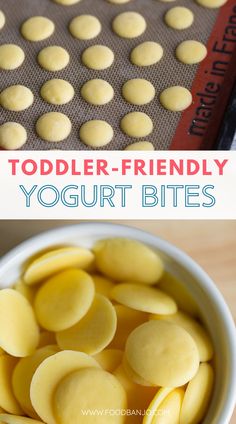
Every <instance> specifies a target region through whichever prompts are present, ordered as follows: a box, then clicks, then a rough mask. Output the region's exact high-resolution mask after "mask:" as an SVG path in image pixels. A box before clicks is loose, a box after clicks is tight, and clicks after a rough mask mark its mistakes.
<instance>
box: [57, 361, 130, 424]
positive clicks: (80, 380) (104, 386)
mask: <svg viewBox="0 0 236 424" xmlns="http://www.w3.org/2000/svg"><path fill="white" fill-rule="evenodd" d="M85 406H86V409H87V410H90V411H104V412H105V411H123V410H124V409H125V408H126V406H127V399H126V393H125V390H124V389H123V386H122V385H121V384H120V382H119V381H118V380H117V378H116V377H114V376H113V375H112V374H110V373H108V372H106V371H103V370H101V369H96V368H87V369H84V370H80V371H77V372H74V373H72V374H70V375H68V376H67V377H65V378H64V379H63V380H62V381H61V382H60V383H59V386H58V387H57V389H56V392H55V394H54V407H55V415H56V417H57V420H58V422H59V423H60V424H68V423H73V424H92V423H94V422H96V423H97V424H122V423H123V422H124V417H123V416H122V414H110V413H109V412H108V413H107V414H106V413H102V414H100V415H99V414H97V415H96V418H95V419H94V416H88V415H87V416H86V415H85V414H84V413H83V410H84V408H85ZM95 420H96V421H95Z"/></svg>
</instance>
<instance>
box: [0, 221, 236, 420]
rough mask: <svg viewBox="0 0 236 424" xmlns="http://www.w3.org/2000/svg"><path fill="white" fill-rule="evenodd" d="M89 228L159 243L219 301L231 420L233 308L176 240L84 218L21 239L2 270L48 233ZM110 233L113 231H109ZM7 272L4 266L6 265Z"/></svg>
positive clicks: (226, 413)
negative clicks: (229, 374)
mask: <svg viewBox="0 0 236 424" xmlns="http://www.w3.org/2000/svg"><path fill="white" fill-rule="evenodd" d="M87 228H89V234H92V233H93V229H94V231H95V234H96V231H97V230H98V229H99V231H102V232H103V233H104V232H105V234H106V235H107V237H109V235H111V234H113V237H114V232H117V233H118V234H119V235H118V236H117V237H122V238H123V237H126V238H129V237H131V238H133V239H137V240H139V239H141V240H140V241H142V242H144V243H145V242H146V243H147V244H150V245H152V246H155V247H157V248H158V249H159V250H160V251H162V252H163V253H164V254H166V255H168V256H169V257H172V258H173V259H175V260H176V261H177V262H178V263H179V264H180V265H181V266H182V267H183V268H184V269H186V270H187V271H188V272H189V273H190V274H191V275H193V276H194V277H195V278H196V279H197V281H198V284H200V286H201V287H202V288H204V289H207V294H208V296H209V297H210V298H211V300H212V301H213V302H214V303H215V305H216V308H217V310H218V312H219V315H220V317H221V321H222V324H223V326H224V329H225V335H226V337H227V342H228V347H229V352H230V357H229V359H230V369H231V377H230V384H229V387H228V392H229V394H230V395H229V396H228V398H227V400H226V402H225V403H224V407H223V408H222V411H221V415H220V417H219V424H221V423H222V424H227V423H229V422H230V418H231V416H232V414H233V410H234V407H235V404H236V383H235V382H236V333H235V324H234V320H233V317H232V315H231V312H230V309H229V307H228V305H227V303H226V301H225V299H224V297H223V295H222V294H221V292H220V291H219V289H218V288H217V286H216V285H215V283H214V282H213V280H212V279H211V278H210V276H209V275H208V274H207V273H206V272H205V271H204V270H203V268H201V266H200V265H198V263H197V262H195V260H194V259H192V258H191V257H190V256H189V255H188V254H187V253H185V252H184V251H183V250H181V249H180V248H178V247H177V246H175V245H174V244H172V243H170V242H168V241H166V240H164V239H163V238H161V237H159V236H156V235H153V234H151V233H150V232H148V231H146V230H142V229H139V228H137V227H133V226H132V227H131V226H129V225H127V224H116V223H112V222H103V221H102V222H101V221H92V222H80V223H76V224H65V225H60V226H59V227H54V228H51V229H48V230H44V231H42V232H40V233H39V234H36V235H34V236H32V237H29V238H28V239H26V240H24V241H23V242H21V243H19V244H18V245H17V246H15V247H13V248H12V249H11V250H10V251H9V252H7V253H6V254H4V255H3V256H2V257H1V258H0V271H1V269H2V268H4V267H5V266H6V265H8V264H9V262H12V261H14V260H15V259H16V256H18V255H20V252H22V250H25V249H26V250H27V249H28V248H29V247H30V246H31V245H32V243H34V244H35V243H37V242H40V243H39V244H40V245H43V244H44V240H47V241H48V237H49V236H50V235H51V236H52V240H53V235H57V237H59V236H60V235H62V234H66V235H67V236H68V235H69V234H70V233H71V234H73V235H74V234H75V232H76V231H77V232H78V231H80V230H86V229H87ZM109 233H110V234H109ZM3 272H4V269H3Z"/></svg>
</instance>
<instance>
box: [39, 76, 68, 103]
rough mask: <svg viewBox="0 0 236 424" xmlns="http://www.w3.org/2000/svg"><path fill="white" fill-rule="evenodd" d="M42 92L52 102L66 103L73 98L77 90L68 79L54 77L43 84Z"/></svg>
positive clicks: (46, 99)
mask: <svg viewBox="0 0 236 424" xmlns="http://www.w3.org/2000/svg"><path fill="white" fill-rule="evenodd" d="M40 94H41V96H42V98H43V99H44V100H45V101H46V102H48V103H50V104H53V105H64V104H67V103H69V102H70V101H71V100H72V99H73V97H74V94H75V90H74V88H73V87H72V85H71V84H70V83H69V82H68V81H64V80H62V79H52V80H49V81H47V82H45V83H44V84H43V86H42V87H41V90H40Z"/></svg>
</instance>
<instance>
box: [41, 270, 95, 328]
mask: <svg viewBox="0 0 236 424" xmlns="http://www.w3.org/2000/svg"><path fill="white" fill-rule="evenodd" d="M94 292H95V289H94V284H93V280H92V278H91V277H90V275H89V274H87V273H86V272H84V271H81V270H80V269H68V270H66V271H63V272H61V273H59V274H56V275H55V276H53V277H51V278H50V279H49V280H47V281H46V282H45V283H44V284H43V285H42V286H41V288H40V289H39V291H38V293H37V295H36V298H35V302H34V306H35V313H36V317H37V319H38V322H39V324H40V325H41V326H42V327H43V328H45V329H46V330H49V331H61V330H65V329H67V328H69V327H72V325H74V324H76V323H77V322H78V321H79V320H80V319H81V318H82V317H83V316H84V315H85V314H86V313H87V312H88V310H89V308H90V306H91V304H92V302H93V298H94Z"/></svg>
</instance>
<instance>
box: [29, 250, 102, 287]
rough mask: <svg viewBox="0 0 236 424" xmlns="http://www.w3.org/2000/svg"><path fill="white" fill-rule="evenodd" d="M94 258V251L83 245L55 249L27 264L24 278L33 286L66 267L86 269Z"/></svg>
mask: <svg viewBox="0 0 236 424" xmlns="http://www.w3.org/2000/svg"><path fill="white" fill-rule="evenodd" d="M93 260H94V255H93V253H92V252H91V251H90V250H88V249H85V248H83V247H77V246H71V247H62V248H59V249H54V250H51V251H49V252H47V253H44V254H42V255H39V257H37V258H36V259H34V260H33V261H32V262H31V263H30V264H29V265H28V266H27V268H26V270H25V272H24V274H23V280H24V282H25V283H26V284H28V285H30V286H31V285H34V284H38V283H40V282H41V281H42V280H44V279H46V278H48V277H50V276H51V275H53V274H56V273H58V272H60V271H62V270H64V269H66V268H73V267H78V268H80V269H86V268H87V267H89V265H91V264H92V262H93Z"/></svg>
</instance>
